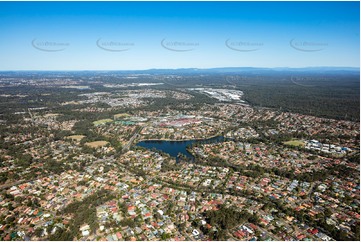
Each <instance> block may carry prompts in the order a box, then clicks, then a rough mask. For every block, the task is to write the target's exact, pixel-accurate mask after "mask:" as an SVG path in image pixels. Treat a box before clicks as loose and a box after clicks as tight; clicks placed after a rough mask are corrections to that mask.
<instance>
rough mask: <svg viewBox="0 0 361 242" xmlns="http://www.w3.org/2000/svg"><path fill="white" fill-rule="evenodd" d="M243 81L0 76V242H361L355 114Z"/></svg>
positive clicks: (298, 90) (95, 75) (135, 76)
mask: <svg viewBox="0 0 361 242" xmlns="http://www.w3.org/2000/svg"><path fill="white" fill-rule="evenodd" d="M242 75H243V76H242V78H236V76H235V74H232V76H231V78H230V77H229V76H226V77H224V76H221V77H220V76H219V75H217V76H216V77H214V76H212V75H210V74H209V75H206V76H200V75H193V74H192V75H190V74H187V75H184V76H182V75H181V74H179V75H177V76H176V77H175V75H168V74H148V75H140V74H139V75H138V74H129V73H115V74H112V73H111V74H108V73H105V74H104V73H90V74H89V73H87V74H86V75H83V74H82V73H81V72H80V73H71V72H70V73H56V72H55V73H30V74H28V73H26V72H25V73H11V72H1V73H0V239H1V240H4V241H10V240H84V241H85V240H87V241H88V240H103V241H104V240H106V241H123V240H131V241H136V240H176V241H179V240H181V241H184V240H204V241H205V240H248V241H255V240H278V241H280V240H316V241H331V240H355V241H359V240H360V235H359V232H360V160H359V155H360V140H359V137H360V122H359V120H357V118H355V117H357V114H356V115H355V114H354V113H351V112H350V113H348V116H346V118H345V117H344V116H342V117H340V113H339V112H338V111H337V110H347V112H348V111H349V109H347V108H345V109H343V107H344V106H342V107H340V105H346V106H350V105H356V106H357V105H359V104H357V103H356V104H352V102H351V101H350V102H349V101H347V100H346V98H349V97H351V96H352V95H351V94H348V93H346V91H345V90H346V88H340V90H341V91H338V89H335V93H336V92H337V93H338V95H343V93H342V91H344V92H345V93H344V96H343V97H344V98H345V100H346V101H345V102H340V103H336V104H335V103H334V101H332V103H333V104H334V105H337V107H336V108H334V109H333V111H334V112H332V111H329V110H326V111H324V110H323V109H332V108H331V106H327V105H326V104H325V105H322V104H317V105H315V104H314V103H315V102H314V100H313V99H311V98H315V100H319V99H318V98H321V97H322V98H324V97H325V96H322V95H323V93H322V91H323V90H322V88H321V90H320V89H318V91H319V92H320V95H319V96H314V97H306V98H303V97H301V98H299V96H298V95H306V96H307V94H305V93H306V92H307V90H304V89H305V87H303V86H295V85H294V84H293V83H292V82H291V81H290V82H287V85H290V86H292V88H289V89H287V90H288V91H289V92H290V93H284V94H282V93H281V94H277V95H284V96H285V97H286V99H285V100H286V101H284V99H282V100H279V97H278V96H277V97H276V96H273V95H275V94H272V92H269V90H270V89H268V88H269V86H268V84H267V77H264V78H265V80H264V81H262V83H260V84H259V86H256V87H254V85H249V83H248V82H247V81H248V80H252V76H250V77H249V78H250V79H247V78H248V77H247V76H246V77H245V76H244V74H242ZM307 75H312V74H309V73H308V74H307ZM292 76H294V75H292ZM271 78H275V77H271ZM290 78H291V75H290ZM315 78H317V77H315ZM350 78H357V77H355V76H354V75H351V77H350ZM219 80H232V83H229V81H228V82H220V81H219ZM352 80H353V79H352ZM345 82H346V81H345ZM278 85H279V86H278ZM284 85H286V84H284V83H281V84H277V83H275V84H274V86H272V88H273V89H274V90H284V89H282V88H283V86H284ZM338 85H343V83H338ZM278 88H280V89H278ZM310 89H312V88H310ZM312 90H313V89H312ZM312 90H311V91H312ZM260 91H262V93H259V92H260ZM292 91H294V92H295V93H298V94H297V95H296V94H293V93H291V92H292ZM353 91H354V88H350V93H352V94H353ZM347 92H348V89H347ZM274 93H277V92H276V91H275V92H274ZM302 93H304V94H302ZM256 94H257V95H256ZM355 95H358V94H355ZM264 96H268V98H269V99H268V100H269V101H268V102H264V101H263V99H262V98H263V97H264ZM326 96H330V95H329V94H328V93H327V95H326ZM331 96H332V95H331ZM297 98H299V99H297ZM307 98H309V100H308V102H307V103H306V102H304V100H305V99H307ZM294 99H295V100H296V101H293V100H294ZM297 100H299V101H300V102H302V103H303V106H302V105H301V106H302V108H300V105H298V104H294V103H295V102H297ZM325 100H326V98H325ZM358 101H359V97H358ZM355 102H357V98H356V99H355ZM325 103H327V101H325ZM278 104H280V105H279V106H277V105H278ZM330 105H331V104H330ZM338 108H339V109H338ZM350 110H353V111H355V109H350ZM345 112H346V111H345Z"/></svg>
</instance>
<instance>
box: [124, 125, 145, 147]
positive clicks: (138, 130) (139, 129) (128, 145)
mask: <svg viewBox="0 0 361 242" xmlns="http://www.w3.org/2000/svg"><path fill="white" fill-rule="evenodd" d="M142 129H143V127H139V128H138V129H137V130H136V131H135V133H134V134H133V136H132V137H131V138H130V139H129V142H128V144H126V145H125V146H124V147H123V152H127V151H128V150H129V149H130V146H132V144H133V142H134V140H135V139H136V138H137V137H138V136H139V133H140V132H141V131H142Z"/></svg>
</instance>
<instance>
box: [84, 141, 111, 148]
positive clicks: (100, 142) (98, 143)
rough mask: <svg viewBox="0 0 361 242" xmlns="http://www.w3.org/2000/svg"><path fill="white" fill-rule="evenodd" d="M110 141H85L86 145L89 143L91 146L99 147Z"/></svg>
mask: <svg viewBox="0 0 361 242" xmlns="http://www.w3.org/2000/svg"><path fill="white" fill-rule="evenodd" d="M108 143H109V142H108V141H104V140H100V141H94V142H89V143H85V145H87V146H89V147H91V148H99V147H103V146H105V145H107V144H108Z"/></svg>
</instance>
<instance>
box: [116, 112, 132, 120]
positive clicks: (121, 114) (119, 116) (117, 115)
mask: <svg viewBox="0 0 361 242" xmlns="http://www.w3.org/2000/svg"><path fill="white" fill-rule="evenodd" d="M128 117H130V115H129V114H127V113H119V114H115V115H114V119H122V118H128Z"/></svg>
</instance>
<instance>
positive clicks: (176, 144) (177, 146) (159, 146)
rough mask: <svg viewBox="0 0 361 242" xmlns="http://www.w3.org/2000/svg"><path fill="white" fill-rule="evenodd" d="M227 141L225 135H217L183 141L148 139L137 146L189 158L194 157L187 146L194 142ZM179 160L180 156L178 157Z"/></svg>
mask: <svg viewBox="0 0 361 242" xmlns="http://www.w3.org/2000/svg"><path fill="white" fill-rule="evenodd" d="M222 141H225V138H224V137H223V136H216V137H213V138H209V139H203V140H183V141H165V140H146V141H141V142H139V143H137V144H136V145H137V146H141V147H144V148H146V149H153V148H154V149H156V150H160V151H163V152H165V153H168V154H169V155H170V156H173V157H176V158H177V156H178V154H179V153H181V154H183V155H185V156H186V157H188V158H194V157H193V155H192V154H191V153H189V152H188V151H187V146H190V145H192V144H193V143H196V142H200V143H206V144H210V143H218V142H222ZM177 160H178V158H177Z"/></svg>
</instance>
